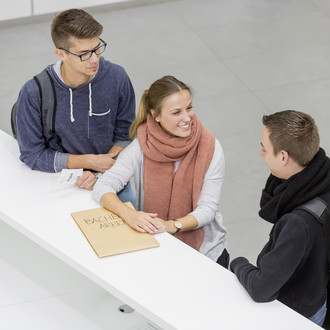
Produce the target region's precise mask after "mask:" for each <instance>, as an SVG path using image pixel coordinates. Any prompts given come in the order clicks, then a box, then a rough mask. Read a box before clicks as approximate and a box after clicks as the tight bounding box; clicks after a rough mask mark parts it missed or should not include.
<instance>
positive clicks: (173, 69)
mask: <svg viewBox="0 0 330 330" xmlns="http://www.w3.org/2000/svg"><path fill="white" fill-rule="evenodd" d="M93 13H95V14H94V16H95V17H96V19H97V20H99V21H100V22H101V23H102V24H103V25H104V33H103V38H104V39H105V40H106V41H107V42H108V43H109V48H108V49H107V52H106V53H105V57H106V58H108V59H110V60H112V61H113V62H116V63H119V64H121V65H122V66H124V67H125V68H126V70H127V72H128V74H129V75H130V77H131V80H132V82H133V85H134V87H135V91H136V96H137V100H139V98H140V95H141V94H142V91H143V90H144V89H145V88H147V87H148V86H149V85H150V83H151V82H152V81H154V80H155V79H157V78H159V77H161V76H162V75H165V74H172V75H175V76H177V77H178V78H180V79H181V80H183V81H185V82H186V83H188V84H189V85H191V86H192V87H193V89H194V91H195V93H194V104H195V110H196V112H197V114H198V116H199V117H200V118H201V120H202V122H203V123H204V124H205V126H206V127H208V128H209V129H210V130H212V131H213V132H214V134H215V135H216V137H217V138H218V139H219V140H220V142H221V143H222V146H223V148H224V152H225V156H226V178H225V183H224V187H223V192H222V205H221V209H222V213H223V215H224V219H225V224H226V227H227V229H228V240H229V250H230V252H231V255H232V257H236V256H238V255H244V256H247V257H248V258H249V259H250V260H251V261H255V258H256V256H257V254H258V252H259V251H260V249H261V247H262V246H263V244H264V242H265V241H266V240H267V236H268V231H269V228H270V226H269V225H268V224H267V223H265V222H264V221H262V220H261V219H260V218H259V217H258V215H257V212H258V204H259V198H260V192H261V189H262V187H263V185H264V182H265V179H266V178H267V175H268V171H267V169H266V167H265V165H264V163H263V160H262V159H260V157H259V141H260V134H261V129H262V126H261V117H262V115H263V114H266V113H270V112H274V111H278V110H284V109H289V108H290V109H297V110H302V111H305V112H309V113H310V114H311V115H312V116H314V118H315V119H316V122H317V123H318V125H319V129H320V134H321V141H322V146H323V147H324V148H325V150H326V151H327V152H329V153H330V130H329V129H328V126H329V125H330V112H329V108H330V96H329V95H330V93H329V91H330V33H329V31H330V0H276V1H274V0H235V1H230V0H178V1H163V2H156V3H155V4H150V5H145V6H134V7H131V8H123V9H121V10H105V9H104V8H103V9H102V11H101V12H98V11H97V10H95V9H94V11H93ZM37 21H38V20H37ZM0 40H1V55H2V70H1V76H0V86H1V90H0V101H1V106H2V111H1V113H0V118H1V124H0V128H1V129H3V130H5V131H7V132H10V125H9V113H10V108H11V105H12V103H13V102H14V101H15V99H16V97H17V93H18V90H19V88H20V86H21V85H22V84H23V83H24V82H25V80H27V79H29V78H30V77H31V76H32V75H33V74H35V73H37V72H39V71H40V70H41V69H42V68H43V67H44V66H46V65H47V64H49V63H52V62H54V61H56V56H55V54H54V48H53V45H52V43H51V40H50V36H49V19H48V20H47V21H42V20H41V21H40V20H39V21H38V22H36V23H35V24H25V25H16V26H10V27H4V26H2V25H1V24H0Z"/></svg>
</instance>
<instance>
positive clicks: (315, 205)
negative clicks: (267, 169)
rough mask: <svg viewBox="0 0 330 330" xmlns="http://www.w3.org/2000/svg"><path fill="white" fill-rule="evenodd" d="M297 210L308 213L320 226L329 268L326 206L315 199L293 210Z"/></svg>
mask: <svg viewBox="0 0 330 330" xmlns="http://www.w3.org/2000/svg"><path fill="white" fill-rule="evenodd" d="M299 209H300V210H305V211H306V212H308V213H310V214H311V215H313V216H314V218H315V219H316V220H317V221H319V222H320V223H321V224H322V227H323V233H324V238H325V242H326V249H327V254H328V262H329V267H330V212H329V209H328V204H327V203H326V202H325V201H324V200H323V199H322V198H321V197H316V198H314V199H311V200H310V201H308V202H306V203H304V204H302V205H300V206H298V207H297V208H295V210H299Z"/></svg>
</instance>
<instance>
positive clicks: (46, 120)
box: [33, 69, 67, 152]
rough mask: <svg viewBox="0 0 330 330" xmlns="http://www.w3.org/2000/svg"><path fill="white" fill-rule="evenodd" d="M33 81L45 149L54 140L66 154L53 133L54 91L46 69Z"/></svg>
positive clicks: (59, 139) (59, 140)
mask: <svg viewBox="0 0 330 330" xmlns="http://www.w3.org/2000/svg"><path fill="white" fill-rule="evenodd" d="M33 79H34V80H35V82H36V83H37V85H38V87H39V92H40V100H41V125H42V134H43V136H44V139H45V145H46V148H48V147H49V141H50V140H54V142H55V144H56V146H57V147H58V148H59V149H60V150H62V151H63V152H67V151H66V149H65V148H64V147H63V146H62V141H61V138H60V137H59V136H58V135H57V134H56V132H55V116H56V91H55V85H54V81H53V79H52V77H51V76H50V74H49V72H48V71H47V69H44V70H43V71H41V72H40V73H39V74H37V75H36V76H34V77H33Z"/></svg>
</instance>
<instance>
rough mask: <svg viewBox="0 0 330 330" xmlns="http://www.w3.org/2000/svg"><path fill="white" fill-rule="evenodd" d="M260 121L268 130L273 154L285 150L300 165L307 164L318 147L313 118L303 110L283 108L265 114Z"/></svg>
mask: <svg viewBox="0 0 330 330" xmlns="http://www.w3.org/2000/svg"><path fill="white" fill-rule="evenodd" d="M262 123H263V124H264V126H265V127H266V128H267V129H268V131H269V140H270V142H271V144H272V146H273V149H274V155H277V154H278V153H279V152H280V151H281V150H285V151H286V152H287V153H288V154H289V156H290V157H291V158H292V159H293V160H294V161H296V162H297V163H298V164H299V165H300V166H307V165H308V164H309V163H310V161H311V160H312V159H313V158H314V156H315V155H316V153H317V152H318V151H319V148H320V137H319V132H318V129H317V126H316V125H315V122H314V119H313V118H312V117H311V116H310V115H308V114H306V113H303V112H300V111H295V110H285V111H280V112H276V113H274V114H272V115H269V116H267V115H265V116H263V118H262Z"/></svg>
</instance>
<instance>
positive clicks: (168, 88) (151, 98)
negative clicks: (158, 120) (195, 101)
mask: <svg viewBox="0 0 330 330" xmlns="http://www.w3.org/2000/svg"><path fill="white" fill-rule="evenodd" d="M181 90H187V91H188V92H189V93H190V94H191V89H190V88H189V87H188V86H187V85H186V84H185V83H183V82H182V81H180V80H178V79H176V78H175V77H173V76H164V77H162V78H160V79H158V80H156V81H155V82H154V83H153V84H152V85H151V86H150V88H149V89H146V90H145V91H144V92H143V94H142V97H141V101H140V106H139V110H138V113H137V115H136V118H135V120H134V122H133V123H132V125H131V127H130V129H129V136H130V138H131V140H133V139H135V138H136V133H137V129H138V127H139V126H140V125H141V124H143V123H144V122H145V121H146V120H147V116H148V114H149V113H150V110H151V109H153V110H154V111H155V112H154V118H155V117H157V116H158V115H159V114H160V112H161V106H162V102H163V100H164V98H165V97H167V96H170V95H172V94H173V93H177V92H180V91H181Z"/></svg>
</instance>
